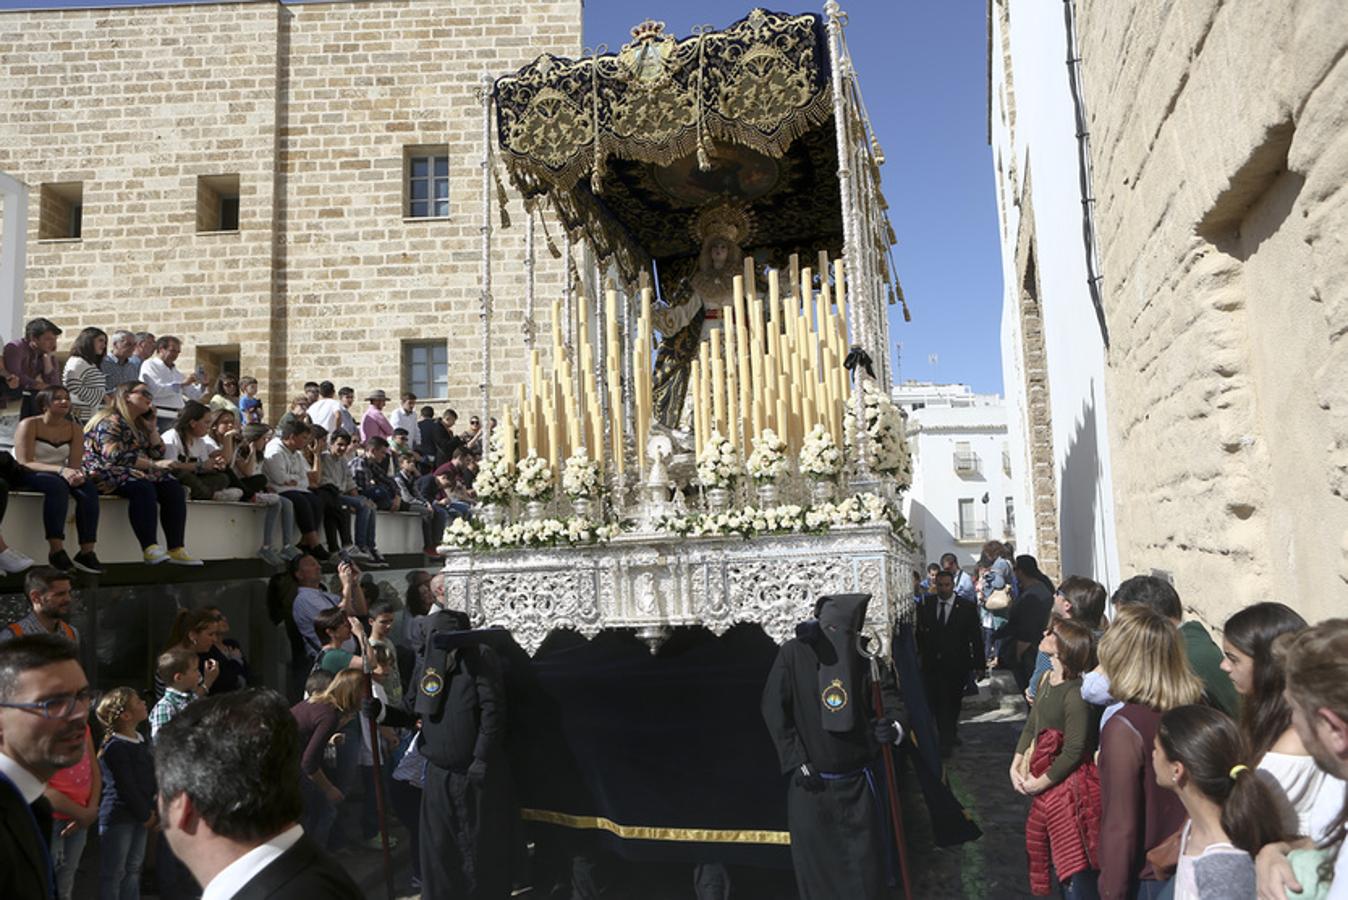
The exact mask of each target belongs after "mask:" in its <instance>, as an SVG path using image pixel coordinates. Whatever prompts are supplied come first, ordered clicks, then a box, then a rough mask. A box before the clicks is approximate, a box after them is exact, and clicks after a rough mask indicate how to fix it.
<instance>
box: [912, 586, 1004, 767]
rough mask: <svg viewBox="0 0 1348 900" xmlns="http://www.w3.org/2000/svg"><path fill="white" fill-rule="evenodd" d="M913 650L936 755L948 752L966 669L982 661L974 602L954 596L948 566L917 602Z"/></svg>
mask: <svg viewBox="0 0 1348 900" xmlns="http://www.w3.org/2000/svg"><path fill="white" fill-rule="evenodd" d="M917 651H918V655H919V656H920V657H921V658H922V680H923V682H924V684H925V686H926V689H927V702H928V703H929V704H930V705H931V711H932V715H933V716H934V717H935V718H936V730H937V732H938V733H939V734H940V736H941V755H942V756H949V755H950V753H951V752H952V750H953V749H954V747H955V744H956V743H957V738H956V727H957V725H958V723H959V718H960V706H961V704H963V702H964V685H965V682H966V680H967V679H968V676H969V673H970V672H982V670H983V669H984V668H985V666H986V665H987V662H986V657H985V656H984V653H983V628H982V626H981V625H980V623H979V621H978V607H977V606H976V605H975V604H973V603H970V602H969V601H968V600H964V599H962V598H959V597H956V596H955V578H954V575H953V574H952V573H951V572H949V571H944V570H943V571H941V572H939V573H937V575H936V594H935V595H934V596H929V597H927V598H926V599H925V600H923V601H922V604H921V605H920V606H919V607H918V610H917Z"/></svg>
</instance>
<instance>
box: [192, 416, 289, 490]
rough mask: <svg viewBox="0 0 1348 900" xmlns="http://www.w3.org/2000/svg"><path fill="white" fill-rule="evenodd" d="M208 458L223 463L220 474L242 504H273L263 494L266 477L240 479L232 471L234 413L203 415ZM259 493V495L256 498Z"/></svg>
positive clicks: (235, 446)
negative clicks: (216, 458) (222, 474)
mask: <svg viewBox="0 0 1348 900" xmlns="http://www.w3.org/2000/svg"><path fill="white" fill-rule="evenodd" d="M202 441H204V442H205V444H206V449H207V450H208V451H209V452H210V454H211V456H212V457H215V456H217V455H218V456H219V458H220V459H222V460H224V463H225V467H224V470H223V471H224V473H225V475H226V476H227V477H228V478H229V486H230V487H232V488H237V489H238V490H239V492H240V494H241V496H240V498H239V499H241V500H243V502H245V503H275V502H276V501H275V500H273V499H271V496H272V495H267V494H266V490H267V476H266V475H261V474H255V475H252V476H250V477H249V478H248V479H243V478H240V477H239V475H238V473H237V472H236V471H235V469H234V463H235V460H236V458H237V455H238V449H239V441H240V437H239V419H238V413H236V412H234V411H233V410H229V409H217V410H214V411H212V412H211V413H210V414H209V415H208V416H206V436H205V437H204V438H202ZM259 494H261V495H263V496H262V498H261V499H258V497H259Z"/></svg>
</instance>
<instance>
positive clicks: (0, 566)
mask: <svg viewBox="0 0 1348 900" xmlns="http://www.w3.org/2000/svg"><path fill="white" fill-rule="evenodd" d="M32 567H33V560H31V559H29V558H28V557H27V556H24V555H23V554H22V553H20V552H19V551H18V550H15V549H14V548H13V547H6V548H5V549H4V550H0V572H7V573H8V574H10V575H17V574H18V573H20V572H26V571H27V570H29V569H31V568H32Z"/></svg>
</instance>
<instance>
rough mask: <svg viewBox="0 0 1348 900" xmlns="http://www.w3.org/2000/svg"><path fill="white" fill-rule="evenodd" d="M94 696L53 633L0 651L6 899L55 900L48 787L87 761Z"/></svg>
mask: <svg viewBox="0 0 1348 900" xmlns="http://www.w3.org/2000/svg"><path fill="white" fill-rule="evenodd" d="M95 699H96V697H95V695H94V693H93V692H92V691H90V690H89V681H88V679H87V678H85V676H84V670H83V669H82V668H81V667H80V664H79V660H78V659H77V658H76V650H75V645H74V644H72V643H71V642H70V641H68V640H66V639H65V638H62V637H57V636H55V635H50V634H38V635H27V636H25V637H21V638H16V639H14V640H12V641H8V642H6V643H4V644H0V897H16V898H17V897H25V898H27V897H32V898H45V897H54V896H55V887H54V885H55V879H54V875H53V870H52V862H51V854H50V851H49V849H48V841H49V840H50V837H51V831H52V820H51V811H52V810H51V804H50V803H49V802H48V801H47V799H46V798H45V797H43V796H42V792H43V789H44V787H45V786H46V783H47V781H48V780H49V779H50V778H51V777H52V776H53V775H55V774H56V773H57V772H58V771H60V770H61V769H64V768H67V767H69V766H73V765H74V764H75V763H77V762H79V761H80V758H81V757H83V756H84V748H85V737H84V728H85V721H86V720H87V719H88V717H89V707H90V706H91V705H92V704H93V703H94V701H95Z"/></svg>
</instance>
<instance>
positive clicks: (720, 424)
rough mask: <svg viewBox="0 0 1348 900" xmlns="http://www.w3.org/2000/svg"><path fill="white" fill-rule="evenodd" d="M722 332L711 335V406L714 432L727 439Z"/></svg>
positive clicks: (713, 332)
mask: <svg viewBox="0 0 1348 900" xmlns="http://www.w3.org/2000/svg"><path fill="white" fill-rule="evenodd" d="M723 334H724V332H722V331H719V330H717V331H712V333H711V405H712V419H713V424H712V430H714V431H719V432H720V433H721V436H722V437H725V360H724V359H722V358H721V337H722V335H723Z"/></svg>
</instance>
